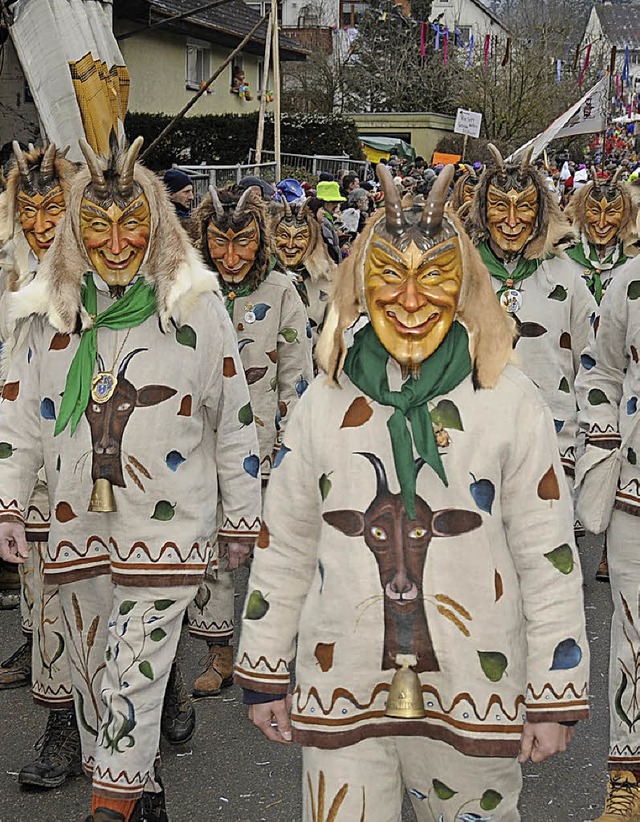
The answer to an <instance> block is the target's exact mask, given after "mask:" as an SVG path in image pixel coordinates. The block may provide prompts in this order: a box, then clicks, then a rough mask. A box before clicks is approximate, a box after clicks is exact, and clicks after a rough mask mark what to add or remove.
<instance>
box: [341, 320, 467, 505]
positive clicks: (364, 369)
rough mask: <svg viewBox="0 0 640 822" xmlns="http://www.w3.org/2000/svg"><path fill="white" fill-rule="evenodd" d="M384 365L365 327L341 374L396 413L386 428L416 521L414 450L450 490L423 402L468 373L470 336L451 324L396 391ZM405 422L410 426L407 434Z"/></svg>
mask: <svg viewBox="0 0 640 822" xmlns="http://www.w3.org/2000/svg"><path fill="white" fill-rule="evenodd" d="M388 361H389V353H388V352H387V350H386V349H385V348H384V346H383V345H382V343H381V342H380V340H379V339H378V337H377V336H376V333H375V331H374V329H373V326H372V325H371V324H370V323H369V324H368V325H367V326H365V327H364V328H363V329H361V330H360V331H358V333H357V334H356V335H355V337H354V340H353V345H352V346H351V348H350V349H349V352H348V353H347V358H346V360H345V363H344V371H345V373H346V374H347V376H348V377H349V379H350V380H351V382H352V383H354V385H356V386H357V387H358V388H359V389H360V390H361V391H362V392H363V393H365V394H366V395H367V396H368V397H371V399H373V400H375V401H376V402H379V403H380V404H381V405H391V406H393V407H394V408H395V409H396V410H395V411H394V413H393V414H392V415H391V417H390V418H389V421H388V422H387V428H388V429H389V435H390V437H391V448H392V450H393V461H394V463H395V467H396V474H397V475H398V481H399V483H400V490H401V492H402V499H403V501H404V506H405V508H406V511H407V514H408V515H409V517H410V518H411V519H415V518H416V502H415V499H416V476H417V471H416V466H415V462H414V457H413V446H414V445H415V448H416V451H417V452H418V454H419V455H420V456H421V457H422V459H423V460H425V462H428V463H429V465H430V466H431V467H432V468H433V470H434V471H435V472H436V474H437V475H438V476H439V477H440V479H441V480H442V482H443V483H444V484H445V485H447V486H448V484H449V483H448V480H447V475H446V474H445V470H444V466H443V464H442V460H441V459H440V454H439V453H438V446H437V444H436V438H435V434H434V431H433V422H432V420H431V415H430V414H429V408H428V407H427V403H428V402H429V400H432V399H434V398H435V397H439V396H441V395H442V394H447V393H448V392H449V391H452V390H453V389H454V388H455V387H456V385H458V383H460V382H462V380H463V379H464V378H465V377H466V376H468V375H469V373H470V372H471V357H470V356H469V338H468V336H467V332H466V331H465V329H464V327H463V326H462V325H460V323H458V322H455V323H454V324H453V325H452V327H451V329H450V331H449V333H448V334H447V336H446V337H445V338H444V340H443V341H442V343H441V344H440V345H439V346H438V348H437V349H436V350H435V351H434V352H433V354H432V355H431V356H430V357H428V358H427V359H426V360H425V361H424V362H423V363H422V365H421V366H420V375H419V377H418V379H408V380H407V381H406V382H405V383H404V385H403V386H402V388H401V389H400V391H391V390H390V389H389V380H388V378H387V363H388ZM407 423H410V424H411V432H410V431H409V426H408V425H407ZM412 434H413V437H412Z"/></svg>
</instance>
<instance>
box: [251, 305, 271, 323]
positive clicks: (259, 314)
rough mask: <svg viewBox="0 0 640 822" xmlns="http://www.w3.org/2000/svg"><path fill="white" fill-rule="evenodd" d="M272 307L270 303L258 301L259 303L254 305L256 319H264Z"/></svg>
mask: <svg viewBox="0 0 640 822" xmlns="http://www.w3.org/2000/svg"><path fill="white" fill-rule="evenodd" d="M270 309H271V306H270V305H267V304H266V303H258V305H254V306H253V313H254V314H255V318H256V320H264V318H265V317H266V316H267V312H268V311H269V310H270Z"/></svg>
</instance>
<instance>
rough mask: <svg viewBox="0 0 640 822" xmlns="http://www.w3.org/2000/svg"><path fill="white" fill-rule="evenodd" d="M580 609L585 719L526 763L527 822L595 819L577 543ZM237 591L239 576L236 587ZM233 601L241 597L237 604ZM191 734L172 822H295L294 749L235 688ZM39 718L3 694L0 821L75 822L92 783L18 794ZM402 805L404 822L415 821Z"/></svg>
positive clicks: (12, 639) (599, 775) (170, 764)
mask: <svg viewBox="0 0 640 822" xmlns="http://www.w3.org/2000/svg"><path fill="white" fill-rule="evenodd" d="M581 543H582V544H581V556H582V560H583V569H584V574H585V605H586V609H587V619H588V630H589V639H590V642H591V660H592V666H591V705H592V718H591V720H590V722H589V723H587V724H584V726H583V727H580V728H579V730H578V733H577V735H576V738H575V740H574V742H573V744H572V746H571V748H570V750H569V751H568V752H567V753H566V754H563V755H562V756H559V757H556V758H555V759H553V760H552V761H551V762H548V763H545V764H543V765H541V766H536V767H532V766H528V767H527V768H526V769H525V774H524V791H523V796H522V801H521V812H522V819H523V821H524V822H565V820H577V822H586V820H592V819H594V818H595V817H597V816H598V814H599V813H600V811H601V808H602V801H603V796H604V788H605V764H606V756H607V736H608V731H607V726H608V709H607V665H608V646H609V620H610V615H611V601H610V591H609V586H608V585H603V584H602V583H598V582H596V581H595V579H594V574H595V569H596V567H597V564H598V560H599V558H600V545H601V541H600V540H596V539H594V538H587V539H585V540H581ZM239 582H240V585H239V587H242V589H243V590H244V586H243V585H242V582H243V579H241V580H240V581H239ZM236 599H237V602H238V604H239V603H240V600H241V596H240V595H239V596H238V597H237V598H236ZM20 641H21V640H20V632H19V625H18V613H17V611H2V612H0V659H5V658H6V657H7V656H8V655H9V654H10V653H12V652H13V651H14V650H15V648H16V647H17V646H18V645H19V644H20ZM205 654H206V649H205V646H204V643H202V642H197V641H195V640H192V639H190V638H189V637H187V636H186V635H185V637H184V638H183V641H182V643H181V646H180V652H179V656H180V660H181V663H182V666H183V670H184V672H185V674H186V676H187V681H188V682H192V681H193V678H194V677H195V676H196V675H197V674H198V673H199V671H200V668H199V664H200V663H201V662H202V658H203V656H205ZM197 715H198V728H197V731H196V735H195V736H194V738H193V739H192V740H191V742H190V743H189V744H188V745H186V746H184V748H182V749H180V748H177V749H175V748H170V747H169V746H165V747H164V748H163V751H162V753H163V763H164V779H165V784H166V786H167V805H168V810H169V815H170V818H171V822H209V820H221V821H222V822H299V820H300V752H299V750H298V749H297V748H296V747H285V746H279V745H273V744H270V743H268V742H267V741H266V740H265V739H263V738H262V736H261V735H260V734H259V733H258V732H257V731H255V730H254V729H253V727H252V726H250V725H249V723H248V722H247V720H246V719H245V709H244V708H243V706H242V704H241V695H240V692H239V691H238V689H237V688H235V687H233V688H230V689H228V690H227V691H225V692H224V694H223V695H222V696H220V697H216V698H213V699H209V700H204V701H200V702H198V703H197ZM45 722H46V712H45V711H44V710H43V709H42V708H38V707H36V706H34V705H33V703H32V702H31V699H30V697H29V694H28V691H27V689H26V688H20V689H16V690H13V691H3V692H0V822H81V820H84V818H85V816H86V814H87V810H88V808H89V801H90V800H89V796H90V786H89V783H88V781H86V780H85V779H84V778H83V777H80V778H76V779H74V780H72V781H70V782H68V783H67V784H66V785H65V786H63V787H62V788H60V789H58V790H54V791H49V792H45V793H31V792H29V793H27V792H23V791H21V790H20V788H19V786H18V782H17V772H18V771H19V769H20V768H21V767H22V765H24V764H26V763H27V762H30V761H31V760H32V759H33V758H34V755H33V750H32V746H33V744H34V742H35V741H36V740H37V739H38V737H39V736H40V734H41V733H42V731H43V730H44V725H45ZM414 818H415V817H414V815H413V812H412V811H411V809H410V807H409V806H408V805H407V808H406V810H405V813H404V814H403V820H404V822H409V820H414Z"/></svg>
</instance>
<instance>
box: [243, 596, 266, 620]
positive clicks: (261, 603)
mask: <svg viewBox="0 0 640 822" xmlns="http://www.w3.org/2000/svg"><path fill="white" fill-rule="evenodd" d="M269 608H270V605H269V603H268V602H267V600H266V599H265V598H264V596H263V595H262V591H258V590H257V589H256V590H254V591H252V592H251V593H250V594H249V597H248V599H247V608H246V611H245V614H244V616H245V619H262V617H263V616H265V614H266V613H267V611H268V610H269Z"/></svg>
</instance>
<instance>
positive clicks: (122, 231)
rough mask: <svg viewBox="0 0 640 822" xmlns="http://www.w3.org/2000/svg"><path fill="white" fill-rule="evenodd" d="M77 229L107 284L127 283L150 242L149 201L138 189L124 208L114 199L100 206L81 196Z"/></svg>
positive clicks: (138, 267) (139, 263)
mask: <svg viewBox="0 0 640 822" xmlns="http://www.w3.org/2000/svg"><path fill="white" fill-rule="evenodd" d="M80 230H81V232H82V240H83V242H84V247H85V248H86V250H87V254H88V255H89V259H90V260H91V264H92V265H93V268H94V271H95V272H96V274H97V275H98V276H99V277H101V278H102V279H103V280H104V281H105V283H107V285H109V286H121V287H122V286H127V285H129V283H130V282H131V281H132V280H133V278H134V277H135V276H136V274H137V273H138V271H139V270H140V266H141V265H142V261H143V260H144V256H145V254H146V251H147V247H148V245H149V237H150V235H151V210H150V208H149V201H148V200H147V198H146V196H145V195H144V194H142V193H140V194H138V196H137V197H135V198H134V200H133V202H131V203H130V204H129V205H127V206H126V207H124V208H122V207H120V206H119V205H117V204H116V203H115V202H114V203H112V204H111V205H110V206H109V207H108V208H102V207H101V206H99V205H98V204H97V203H94V202H92V200H90V199H87V198H86V197H83V198H82V202H81V205H80Z"/></svg>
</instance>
